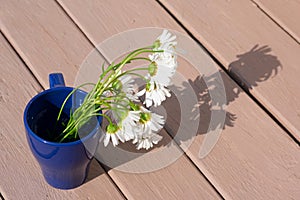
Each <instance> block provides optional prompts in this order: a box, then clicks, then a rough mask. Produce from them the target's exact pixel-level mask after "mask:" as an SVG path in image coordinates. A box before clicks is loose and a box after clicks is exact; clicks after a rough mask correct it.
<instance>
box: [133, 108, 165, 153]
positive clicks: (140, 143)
mask: <svg viewBox="0 0 300 200" xmlns="http://www.w3.org/2000/svg"><path fill="white" fill-rule="evenodd" d="M164 123H165V121H164V119H163V116H160V115H158V114H155V113H152V112H151V111H149V110H147V109H145V108H144V107H141V117H140V120H139V123H138V124H137V126H135V127H136V129H135V131H136V137H135V138H134V140H133V144H136V143H137V149H138V150H139V149H141V148H144V149H147V150H148V149H149V148H151V147H153V144H157V143H158V142H159V141H160V140H161V139H162V136H160V135H158V134H157V133H155V132H157V131H159V130H160V129H162V128H163V124H164Z"/></svg>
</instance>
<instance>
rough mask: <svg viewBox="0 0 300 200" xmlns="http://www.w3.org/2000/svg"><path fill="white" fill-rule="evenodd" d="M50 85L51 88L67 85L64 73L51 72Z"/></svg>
mask: <svg viewBox="0 0 300 200" xmlns="http://www.w3.org/2000/svg"><path fill="white" fill-rule="evenodd" d="M49 85H50V88H54V87H65V86H66V85H65V79H64V76H63V74H62V73H51V74H49Z"/></svg>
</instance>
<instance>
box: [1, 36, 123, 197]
mask: <svg viewBox="0 0 300 200" xmlns="http://www.w3.org/2000/svg"><path fill="white" fill-rule="evenodd" d="M0 70H1V76H0V109H1V116H0V127H1V129H0V141H1V146H0V160H1V161H0V169H1V170H0V179H1V185H0V190H1V193H2V195H3V196H4V198H5V199H83V198H87V199H99V198H110V199H123V198H122V195H121V194H120V193H119V191H118V189H117V188H115V186H114V185H113V183H112V182H111V181H110V179H109V178H108V176H107V174H106V173H105V172H104V171H103V169H102V168H101V166H99V164H97V162H95V161H94V162H93V164H92V167H91V171H90V173H89V180H88V182H86V183H85V184H83V185H82V186H80V187H79V188H76V189H72V190H68V191H63V190H58V189H54V188H52V187H51V186H49V185H48V184H47V183H46V182H45V180H44V178H43V176H42V173H41V170H40V168H39V166H38V163H37V161H36V160H35V159H34V157H33V156H32V154H31V152H30V149H29V146H28V144H27V140H26V136H25V130H24V126H23V119H22V117H23V110H24V108H25V105H26V103H27V102H28V101H29V100H30V98H32V97H33V96H34V95H36V94H37V93H38V92H40V91H41V90H42V88H41V87H40V86H39V84H38V83H37V82H36V80H35V79H34V78H33V77H32V75H31V74H30V73H29V71H28V70H27V69H26V67H25V66H24V64H23V63H22V61H21V60H20V59H19V58H18V56H17V55H16V54H15V52H14V51H13V50H12V48H11V47H10V46H9V44H8V43H7V41H6V40H5V39H4V37H3V36H2V35H0Z"/></svg>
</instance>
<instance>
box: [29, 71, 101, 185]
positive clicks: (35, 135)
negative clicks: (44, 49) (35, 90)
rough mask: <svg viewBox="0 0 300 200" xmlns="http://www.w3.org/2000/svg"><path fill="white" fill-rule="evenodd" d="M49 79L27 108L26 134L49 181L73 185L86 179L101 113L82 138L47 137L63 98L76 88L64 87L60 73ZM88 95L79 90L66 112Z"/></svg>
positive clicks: (69, 102) (51, 183) (98, 129)
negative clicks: (64, 140)
mask: <svg viewBox="0 0 300 200" xmlns="http://www.w3.org/2000/svg"><path fill="white" fill-rule="evenodd" d="M49 82H50V89H48V90H45V91H43V92H41V93H39V94H37V95H36V96H35V97H33V98H32V99H31V100H30V101H29V103H28V104H27V106H26V108H25V110H24V126H25V130H26V137H27V141H28V144H29V146H30V149H31V151H32V153H33V155H34V157H35V158H36V159H37V161H38V163H39V165H40V167H41V170H42V173H43V175H44V178H45V180H46V181H47V182H48V184H50V185H51V186H53V187H55V188H59V189H71V188H75V187H77V186H79V185H81V184H82V183H83V182H84V181H85V178H86V176H87V173H88V169H89V164H90V161H91V159H92V158H93V155H94V154H95V151H96V149H97V145H98V141H99V138H100V132H101V128H100V125H101V122H102V117H95V118H96V123H94V124H93V127H89V132H88V133H86V134H85V135H84V137H80V139H79V140H75V141H70V142H66V143H58V142H52V141H51V140H48V138H49V135H51V134H52V133H51V131H49V130H50V129H49V128H51V127H53V126H55V123H56V118H57V114H58V111H59V109H60V107H61V105H62V103H63V101H64V100H65V98H66V97H67V96H68V95H69V94H70V92H72V91H73V88H71V87H65V83H64V78H63V75H62V74H61V73H54V74H50V75H49ZM86 95H87V93H86V92H84V91H82V90H76V92H74V94H72V96H71V97H70V98H69V99H68V101H67V103H66V104H65V106H64V109H63V113H64V115H67V116H68V115H69V113H70V110H71V109H74V108H77V107H78V106H80V105H81V104H82V102H83V100H84V98H85V96H86ZM49 132H50V133H49ZM79 135H80V134H79Z"/></svg>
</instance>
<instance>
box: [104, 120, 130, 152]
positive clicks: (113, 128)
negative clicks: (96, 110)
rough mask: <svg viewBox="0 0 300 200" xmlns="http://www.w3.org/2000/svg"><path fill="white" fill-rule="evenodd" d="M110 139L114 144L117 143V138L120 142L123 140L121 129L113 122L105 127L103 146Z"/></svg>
mask: <svg viewBox="0 0 300 200" xmlns="http://www.w3.org/2000/svg"><path fill="white" fill-rule="evenodd" d="M110 140H111V141H112V143H113V145H114V146H116V145H118V144H119V140H120V141H121V142H124V141H125V140H124V137H123V136H122V133H121V129H120V128H119V127H118V126H117V125H115V124H110V125H108V126H107V128H106V133H105V137H104V140H103V143H104V146H105V147H106V146H107V145H108V143H109V141H110Z"/></svg>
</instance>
